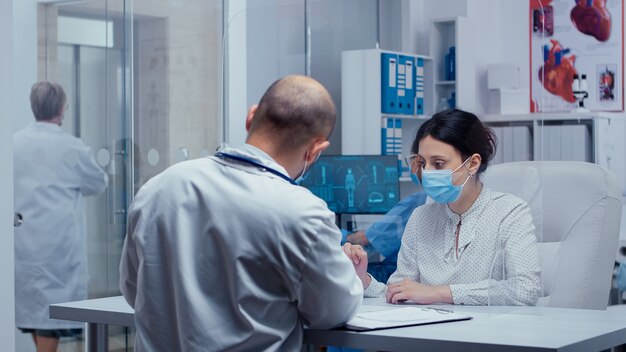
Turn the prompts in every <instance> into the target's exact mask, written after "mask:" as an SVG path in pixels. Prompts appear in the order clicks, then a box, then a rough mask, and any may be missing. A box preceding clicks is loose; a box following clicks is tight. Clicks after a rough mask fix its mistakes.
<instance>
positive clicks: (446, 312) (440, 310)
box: [422, 307, 454, 314]
mask: <svg viewBox="0 0 626 352" xmlns="http://www.w3.org/2000/svg"><path fill="white" fill-rule="evenodd" d="M422 310H434V311H435V312H437V313H441V314H449V313H454V311H453V310H450V309H444V308H435V307H424V308H422Z"/></svg>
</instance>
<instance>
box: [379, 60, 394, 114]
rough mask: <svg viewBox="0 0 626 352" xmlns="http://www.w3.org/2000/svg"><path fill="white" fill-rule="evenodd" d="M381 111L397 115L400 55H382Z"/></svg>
mask: <svg viewBox="0 0 626 352" xmlns="http://www.w3.org/2000/svg"><path fill="white" fill-rule="evenodd" d="M380 62H381V70H380V72H381V87H380V93H381V111H382V113H384V114H397V113H398V112H399V111H398V95H397V82H396V80H397V71H398V69H397V67H398V55H396V54H391V53H381V58H380Z"/></svg>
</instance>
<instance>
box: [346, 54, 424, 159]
mask: <svg viewBox="0 0 626 352" xmlns="http://www.w3.org/2000/svg"><path fill="white" fill-rule="evenodd" d="M382 53H392V54H398V55H406V56H412V57H416V58H421V59H423V60H424V114H423V115H403V114H387V113H382V111H381V110H382V109H381V94H382V92H381V86H382V72H381V71H382V69H381V54H382ZM433 69H434V68H433V59H432V58H431V57H428V56H422V55H415V54H408V53H399V52H392V51H387V50H379V49H369V50H353V51H344V52H343V53H342V57H341V82H342V84H341V97H342V98H341V100H342V102H341V119H342V131H341V141H342V142H341V150H342V153H343V154H348V155H349V154H369V155H377V154H381V152H382V151H381V121H382V119H383V118H397V119H402V125H403V126H402V153H408V151H409V150H410V144H411V142H412V139H411V138H412V137H413V136H415V132H417V128H419V125H420V124H421V123H422V122H423V121H424V120H426V119H428V118H429V117H430V115H431V114H432V113H433V111H434V104H435V100H434V94H433V85H434V81H433Z"/></svg>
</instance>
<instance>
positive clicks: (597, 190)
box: [482, 161, 622, 309]
mask: <svg viewBox="0 0 626 352" xmlns="http://www.w3.org/2000/svg"><path fill="white" fill-rule="evenodd" d="M482 181H483V182H484V184H485V185H486V186H487V187H489V188H491V189H493V190H496V191H500V192H506V193H511V194H513V195H516V196H518V197H520V198H522V199H523V200H525V201H526V202H527V203H528V205H529V206H530V209H531V212H532V214H533V222H534V224H535V227H536V228H537V232H536V233H537V240H538V242H539V254H540V256H541V268H542V279H543V293H542V295H541V297H540V299H539V302H538V303H537V305H544V306H551V307H567V308H585V309H605V308H606V306H607V303H608V299H609V290H610V287H611V277H612V273H613V265H614V262H615V254H616V252H617V247H618V239H619V229H620V219H621V211H622V191H621V188H620V187H619V186H618V183H617V179H616V177H615V175H613V174H612V173H611V172H610V171H607V170H606V169H604V168H602V167H600V166H598V165H595V164H591V163H586V162H579V161H522V162H513V163H505V164H498V165H494V166H490V167H489V168H488V169H487V171H486V172H485V174H484V175H483V176H482Z"/></svg>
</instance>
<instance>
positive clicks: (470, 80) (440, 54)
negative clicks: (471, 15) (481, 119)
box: [430, 17, 476, 111]
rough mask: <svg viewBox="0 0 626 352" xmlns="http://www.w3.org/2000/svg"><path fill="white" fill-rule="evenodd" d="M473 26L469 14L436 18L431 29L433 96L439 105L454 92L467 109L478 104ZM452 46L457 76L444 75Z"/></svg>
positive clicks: (462, 107)
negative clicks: (476, 97)
mask: <svg viewBox="0 0 626 352" xmlns="http://www.w3.org/2000/svg"><path fill="white" fill-rule="evenodd" d="M472 33H473V26H472V25H471V22H470V20H469V19H468V18H466V17H453V18H442V19H435V20H433V21H432V24H431V30H430V55H431V56H432V57H433V60H434V81H435V82H434V84H435V89H434V99H435V106H436V107H439V103H440V100H441V99H442V98H443V99H445V100H446V102H447V101H448V99H450V98H451V95H452V93H453V92H454V93H455V100H456V105H455V106H453V107H459V108H461V109H464V110H467V111H474V107H475V94H474V91H475V88H476V84H475V81H476V80H475V67H474V59H473V53H472V47H471V45H472V44H471V43H472V42H473V40H474V39H473V38H474V36H473V35H472ZM450 47H454V48H455V67H454V71H455V77H454V78H455V79H454V80H449V79H446V76H445V66H446V62H445V57H446V54H447V53H448V52H449V49H450Z"/></svg>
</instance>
